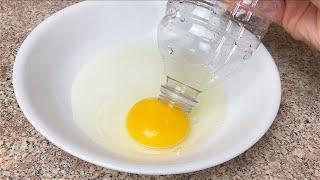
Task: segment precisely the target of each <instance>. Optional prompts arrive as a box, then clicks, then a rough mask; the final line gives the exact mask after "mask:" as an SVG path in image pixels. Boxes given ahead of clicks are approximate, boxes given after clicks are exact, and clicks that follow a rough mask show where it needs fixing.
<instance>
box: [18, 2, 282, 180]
mask: <svg viewBox="0 0 320 180" xmlns="http://www.w3.org/2000/svg"><path fill="white" fill-rule="evenodd" d="M95 3H97V4H99V3H101V2H95V1H84V2H80V3H76V4H74V5H71V6H69V7H66V8H64V9H62V10H60V11H58V12H56V13H54V14H53V15H51V16H50V17H48V18H47V19H46V20H44V21H43V22H41V23H40V24H39V25H38V26H37V27H36V28H35V29H34V30H33V31H32V32H31V33H30V34H29V35H28V36H27V38H26V39H25V40H24V42H23V43H22V45H21V47H20V49H19V51H18V53H17V56H16V59H15V62H14V66H13V80H12V81H13V89H14V93H15V98H16V100H17V102H18V104H19V106H20V108H21V110H22V112H23V113H24V115H25V117H26V118H27V119H28V121H29V122H30V123H31V124H32V126H33V127H34V128H35V129H36V130H37V131H38V132H40V133H41V134H42V135H43V136H44V137H45V138H46V139H47V140H49V141H50V142H51V143H53V144H54V145H55V146H57V147H59V148H61V149H62V150H64V151H66V152H67V153H69V154H71V155H73V156H75V157H78V158H80V159H82V160H84V161H87V162H90V163H92V164H95V165H98V166H101V167H106V168H109V169H113V170H117V171H123V172H129V173H135V174H146V175H164V174H180V173H188V172H194V171H198V170H202V169H206V168H210V167H213V166H216V165H219V164H221V163H224V162H226V161H229V160H231V159H233V158H235V157H236V156H238V155H240V154H242V153H244V152H245V151H246V150H248V149H249V148H250V147H252V146H253V145H254V144H255V143H256V142H257V141H259V140H260V139H261V137H262V136H263V135H264V134H265V133H266V132H267V131H268V129H269V128H270V126H271V125H272V123H273V121H274V119H275V118H276V115H277V112H278V109H279V107H280V101H281V81H280V76H279V71H278V69H277V67H276V65H275V63H274V60H273V58H272V57H271V55H270V54H269V52H268V51H267V49H266V48H265V46H264V45H263V44H261V46H262V48H263V50H264V51H267V53H268V54H269V55H270V58H271V60H272V66H273V68H274V69H275V73H276V77H277V79H276V81H275V83H276V85H275V87H276V88H277V89H278V92H279V93H278V94H277V96H276V97H274V98H275V99H276V101H277V103H276V104H275V107H276V108H274V110H273V112H271V113H270V114H272V118H271V119H272V120H270V121H269V122H268V125H267V126H266V127H265V129H263V130H261V131H260V132H259V134H257V135H256V136H255V137H254V138H252V139H251V140H250V142H249V143H247V144H245V145H243V144H242V145H241V147H238V149H237V151H232V152H231V153H228V155H226V156H223V157H222V158H219V159H218V160H215V159H210V158H207V159H205V160H200V161H197V162H192V163H186V164H183V165H182V166H176V165H170V166H166V167H164V166H160V165H159V166H143V165H142V166H140V165H134V164H131V165H130V164H126V163H123V162H116V161H114V160H112V159H104V160H103V162H102V161H98V160H97V159H95V158H93V156H92V155H88V154H86V153H85V152H83V151H81V150H79V149H78V148H75V147H72V146H70V145H68V144H66V143H64V142H61V141H59V140H57V138H56V135H55V134H54V133H51V132H50V130H49V129H47V128H45V127H44V126H42V125H41V124H40V123H38V122H40V121H41V120H40V117H39V116H37V114H36V113H35V112H34V111H33V108H32V106H31V105H30V104H29V103H28V102H26V101H25V99H26V98H25V97H26V93H25V92H24V90H23V86H22V84H23V82H22V74H23V72H22V67H23V61H24V60H25V59H27V57H26V54H28V51H29V50H30V48H31V47H32V46H33V44H34V43H35V42H36V41H37V37H38V36H39V33H40V34H41V32H40V30H41V29H43V28H45V26H46V25H47V24H49V23H50V22H52V21H54V20H56V19H57V18H59V17H61V16H63V15H65V14H66V13H68V12H70V11H72V10H75V9H77V8H80V7H84V6H86V5H87V4H95ZM106 3H108V2H106ZM233 149H234V148H233Z"/></svg>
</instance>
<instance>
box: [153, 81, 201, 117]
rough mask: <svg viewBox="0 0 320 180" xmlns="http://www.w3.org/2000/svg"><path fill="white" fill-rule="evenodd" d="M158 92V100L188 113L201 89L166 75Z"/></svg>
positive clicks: (195, 102)
mask: <svg viewBox="0 0 320 180" xmlns="http://www.w3.org/2000/svg"><path fill="white" fill-rule="evenodd" d="M160 92H161V93H160V95H159V99H160V100H162V101H163V102H165V103H167V104H168V105H169V106H171V107H177V108H179V109H181V110H182V111H183V112H185V113H186V114H189V113H190V112H191V110H192V108H193V107H194V106H195V105H196V104H197V103H198V102H197V101H196V98H197V97H198V95H199V93H200V92H201V91H199V90H197V89H194V88H192V87H190V86H188V85H185V84H183V83H181V82H179V81H177V80H175V79H173V78H171V77H169V76H167V82H166V84H165V85H162V86H161V88H160Z"/></svg>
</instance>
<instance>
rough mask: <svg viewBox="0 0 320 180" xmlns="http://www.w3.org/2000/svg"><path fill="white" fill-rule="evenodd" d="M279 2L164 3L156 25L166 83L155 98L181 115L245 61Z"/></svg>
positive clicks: (205, 0)
mask: <svg viewBox="0 0 320 180" xmlns="http://www.w3.org/2000/svg"><path fill="white" fill-rule="evenodd" d="M278 8H282V1H281V0H268V1H265V0H260V1H259V0H179V1H177V0H169V1H168V3H167V10H166V15H165V16H164V17H163V19H162V20H161V22H160V24H159V27H158V46H159V50H160V53H161V55H162V57H163V60H164V66H165V72H166V74H167V83H166V84H165V85H163V86H161V89H160V90H161V95H160V98H161V99H163V100H165V101H168V102H169V103H171V104H175V105H176V106H181V108H182V109H184V111H185V112H190V111H191V109H192V107H193V106H194V105H195V104H196V97H197V95H198V94H199V93H200V92H202V91H204V90H206V89H208V88H209V87H211V86H214V85H215V84H216V83H217V82H219V81H220V80H222V79H224V78H225V77H226V76H228V75H229V74H230V73H232V72H234V71H236V70H237V69H239V67H240V66H241V65H242V64H243V63H244V62H245V61H246V60H247V59H249V58H250V57H251V55H252V53H253V52H254V50H256V49H257V47H258V46H259V44H260V40H261V38H262V37H263V36H264V34H265V33H266V32H267V29H268V26H269V24H270V23H271V22H272V19H273V18H275V16H276V12H277V9H278Z"/></svg>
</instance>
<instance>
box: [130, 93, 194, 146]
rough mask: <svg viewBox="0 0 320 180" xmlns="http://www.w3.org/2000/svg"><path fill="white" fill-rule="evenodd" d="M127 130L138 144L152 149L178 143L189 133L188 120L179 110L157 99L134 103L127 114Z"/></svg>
mask: <svg viewBox="0 0 320 180" xmlns="http://www.w3.org/2000/svg"><path fill="white" fill-rule="evenodd" d="M127 129H128V132H129V134H130V136H131V137H132V138H133V139H135V140H136V141H138V142H139V143H141V144H143V145H145V146H148V147H153V148H168V147H172V146H174V145H176V144H178V143H180V142H181V141H182V140H183V139H184V138H185V137H186V136H187V134H188V132H189V118H188V116H187V115H186V114H185V113H183V112H182V111H181V110H180V109H179V108H176V107H170V106H168V105H167V104H166V103H165V102H162V101H161V100H158V99H157V98H147V99H143V100H141V101H139V102H138V103H136V104H135V105H134V106H133V107H132V108H131V110H130V111H129V113H128V116H127Z"/></svg>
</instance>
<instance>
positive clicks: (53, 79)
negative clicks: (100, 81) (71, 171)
mask: <svg viewBox="0 0 320 180" xmlns="http://www.w3.org/2000/svg"><path fill="white" fill-rule="evenodd" d="M164 6H165V2H157V1H133V2H131V1H118V2H112V1H88V2H82V3H79V4H76V5H73V6H70V7H68V8H66V9H64V10H62V11H60V12H58V13H56V14H54V15H52V16H51V17H49V18H48V19H47V20H45V21H44V22H43V23H41V24H40V25H39V26H38V27H37V28H35V29H34V31H33V32H32V33H31V34H30V35H29V36H28V37H27V39H26V40H25V41H24V43H23V44H22V46H21V48H20V50H19V52H18V55H17V58H16V61H15V65H14V70H13V85H14V90H15V94H16V98H17V101H18V103H19V105H20V107H21V109H22V111H23V112H24V114H25V116H26V117H27V119H28V120H29V121H30V123H31V124H32V125H33V126H34V127H35V128H36V129H37V130H38V131H39V132H40V133H41V134H43V135H44V136H45V137H46V138H47V139H48V140H50V141H51V142H52V143H54V144H55V145H57V146H58V147H60V148H61V149H63V150H65V151H67V152H68V153H70V154H72V155H74V156H77V157H79V158H81V159H83V160H85V161H88V162H91V163H94V164H96V165H100V166H103V167H107V168H111V169H116V170H120V171H126V172H132V173H140V174H176V173H184V172H191V171H196V170H200V169H204V168H208V167H212V166H215V165H218V164H220V163H223V162H225V161H228V160H230V159H232V158H234V157H236V156H238V155H239V154H241V153H243V152H244V151H245V150H247V149H248V148H250V147H251V146H252V145H253V144H255V143H256V142H257V141H258V140H259V139H260V138H261V137H262V136H263V134H264V133H265V132H266V131H267V130H268V128H269V127H270V125H271V124H272V122H273V120H274V118H275V116H276V114H277V111H278V108H279V104H280V96H281V87H280V78H279V73H278V70H277V68H276V66H275V64H274V61H273V59H272V57H271V56H270V54H269V53H268V51H267V50H266V48H265V47H264V46H263V45H261V46H260V47H259V49H258V50H257V51H256V52H255V54H254V56H253V57H252V59H251V60H250V61H249V62H248V63H247V64H246V65H245V67H244V69H243V71H242V72H241V73H238V74H237V75H235V76H233V77H231V78H230V79H228V80H227V81H226V82H225V83H224V84H225V87H226V91H227V95H228V101H227V112H226V116H225V119H224V120H223V125H222V127H221V129H220V130H219V131H218V132H217V133H216V134H215V137H212V139H213V140H212V141H210V143H209V144H208V146H207V148H206V149H203V150H201V151H199V152H198V153H195V154H194V155H193V156H191V157H186V158H180V159H176V160H174V161H170V160H166V161H161V162H156V161H155V162H152V163H150V162H144V161H130V160H128V159H127V158H126V157H124V156H121V155H118V154H114V153H112V152H109V151H107V150H105V149H103V148H102V147H100V146H98V145H97V144H96V143H94V142H93V141H92V140H90V139H89V138H88V137H87V136H86V135H85V134H84V133H83V132H82V131H81V130H80V129H79V128H76V127H77V126H76V125H75V122H74V121H73V118H72V111H71V103H70V90H71V85H72V82H73V80H74V78H75V75H76V74H77V72H78V71H79V70H80V68H81V67H82V65H83V64H85V63H86V62H88V61H89V60H92V58H94V57H96V56H97V55H98V54H101V53H103V52H105V51H106V49H108V48H110V47H112V46H115V45H119V44H123V43H125V42H127V41H131V40H135V41H136V40H141V41H144V40H148V39H149V40H150V39H153V40H155V39H154V37H155V32H156V26H157V23H158V22H159V20H160V18H161V16H162V15H163V14H164V8H165V7H164ZM195 150H196V148H195Z"/></svg>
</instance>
